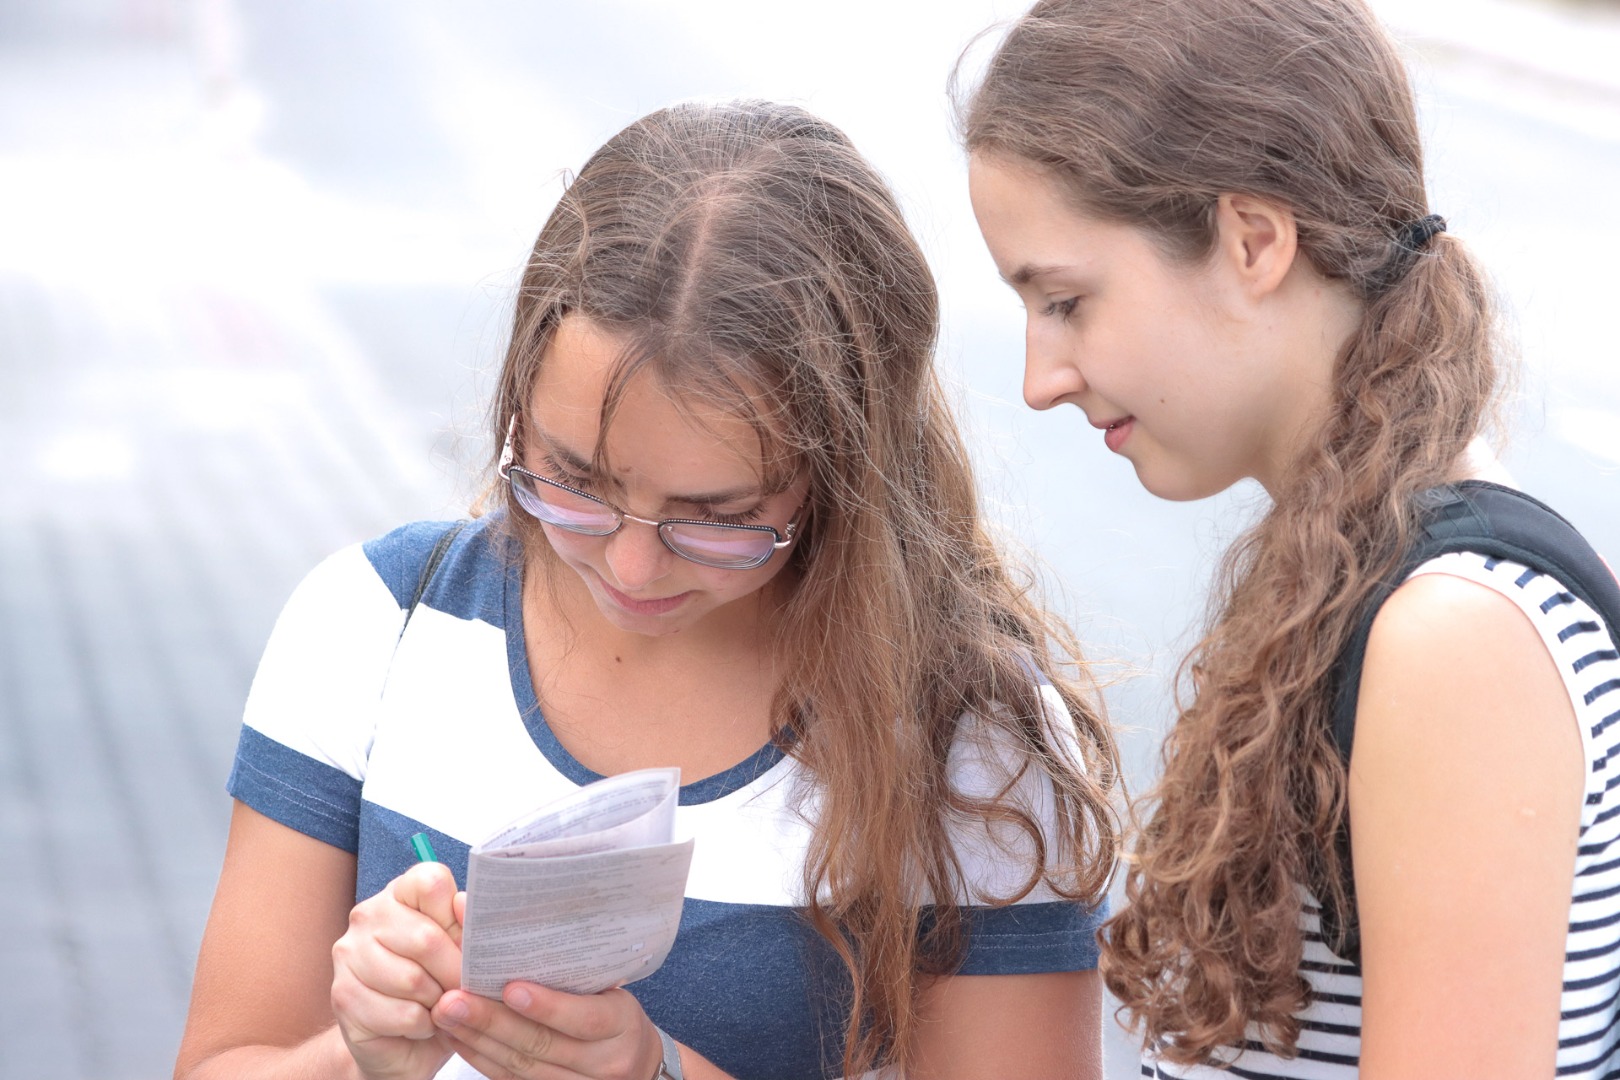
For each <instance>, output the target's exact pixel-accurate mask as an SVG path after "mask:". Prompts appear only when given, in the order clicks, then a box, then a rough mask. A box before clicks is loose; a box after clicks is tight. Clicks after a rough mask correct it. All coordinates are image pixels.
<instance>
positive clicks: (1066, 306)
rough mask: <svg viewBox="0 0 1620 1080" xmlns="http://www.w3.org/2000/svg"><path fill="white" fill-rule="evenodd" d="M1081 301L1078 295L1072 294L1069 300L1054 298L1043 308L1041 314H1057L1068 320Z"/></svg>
mask: <svg viewBox="0 0 1620 1080" xmlns="http://www.w3.org/2000/svg"><path fill="white" fill-rule="evenodd" d="M1079 303H1080V298H1079V297H1078V296H1071V297H1069V298H1068V299H1067V300H1053V301H1052V302H1051V303H1049V304H1047V305H1046V307H1045V308H1043V309H1042V311H1041V314H1042V315H1056V316H1058V317H1059V318H1062V319H1065V320H1066V319H1068V318H1069V316H1071V315H1073V314H1074V309H1075V307H1076V306H1078V305H1079Z"/></svg>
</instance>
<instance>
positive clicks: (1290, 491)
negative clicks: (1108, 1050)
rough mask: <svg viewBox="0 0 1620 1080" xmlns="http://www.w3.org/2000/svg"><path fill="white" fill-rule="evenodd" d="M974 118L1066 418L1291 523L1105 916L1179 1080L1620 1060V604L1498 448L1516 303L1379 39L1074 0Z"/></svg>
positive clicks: (1146, 467) (1010, 261)
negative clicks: (1477, 240) (1522, 528)
mask: <svg viewBox="0 0 1620 1080" xmlns="http://www.w3.org/2000/svg"><path fill="white" fill-rule="evenodd" d="M964 131H965V140H966V144H967V147H968V149H969V152H970V159H971V160H970V167H969V175H970V181H969V182H970V187H971V194H972V200H973V205H974V210H975V213H976V214H977V216H978V220H979V225H980V228H981V230H982V232H983V234H984V238H985V241H986V243H987V245H988V246H989V249H990V253H991V255H992V256H993V258H994V260H995V263H996V265H997V267H998V269H999V270H1000V273H1001V275H1002V276H1003V278H1005V279H1006V281H1007V282H1008V283H1009V284H1011V285H1012V287H1013V288H1014V289H1015V290H1016V292H1017V293H1018V295H1019V297H1020V298H1021V299H1022V300H1023V302H1024V306H1025V308H1026V337H1025V341H1026V356H1025V375H1024V394H1025V398H1026V400H1027V401H1028V402H1029V404H1030V405H1031V406H1033V407H1035V408H1039V409H1045V408H1052V407H1055V406H1059V405H1072V406H1075V407H1076V408H1078V409H1080V410H1082V411H1083V412H1084V414H1085V418H1086V419H1087V420H1088V421H1089V422H1090V423H1091V425H1092V426H1093V427H1094V428H1097V429H1098V437H1099V439H1100V441H1102V442H1103V443H1104V444H1105V445H1106V447H1107V448H1108V449H1109V450H1111V451H1113V452H1114V453H1116V454H1119V455H1121V456H1123V457H1124V458H1125V459H1126V460H1127V461H1129V462H1130V464H1131V466H1132V467H1133V468H1134V469H1135V471H1136V475H1137V478H1138V479H1139V480H1140V481H1141V483H1142V486H1143V487H1145V488H1147V489H1148V490H1149V491H1150V492H1152V493H1154V494H1155V495H1159V496H1161V497H1163V498H1168V499H1195V498H1200V497H1203V496H1207V495H1211V494H1214V493H1216V492H1218V491H1221V490H1223V489H1225V488H1227V487H1229V486H1231V485H1233V484H1235V483H1237V482H1238V481H1239V480H1241V479H1244V478H1252V479H1254V480H1256V481H1258V482H1259V484H1260V485H1261V486H1262V487H1263V488H1264V490H1265V492H1266V494H1267V495H1268V496H1269V497H1270V501H1269V504H1268V505H1267V507H1266V509H1265V512H1264V514H1263V516H1262V517H1261V518H1260V520H1259V521H1258V522H1257V523H1256V524H1254V525H1253V526H1252V528H1251V529H1250V530H1249V531H1248V532H1247V533H1246V534H1245V535H1244V536H1243V537H1242V538H1241V539H1240V540H1239V541H1238V542H1237V544H1236V545H1235V546H1234V547H1233V548H1232V550H1231V552H1230V553H1229V555H1228V556H1227V558H1226V561H1225V564H1224V569H1223V572H1222V573H1221V575H1220V577H1219V589H1218V592H1217V594H1216V596H1215V598H1214V602H1213V606H1212V614H1211V618H1210V622H1209V625H1208V627H1207V628H1206V630H1205V631H1204V635H1203V638H1202V640H1201V641H1200V642H1199V643H1198V645H1197V647H1196V648H1195V649H1194V650H1193V652H1192V654H1191V655H1190V656H1189V657H1188V659H1187V661H1186V664H1185V671H1186V673H1187V676H1188V677H1187V679H1186V680H1185V687H1184V690H1183V694H1182V700H1181V702H1180V709H1179V715H1178V717H1177V719H1176V722H1175V725H1174V727H1173V729H1172V730H1171V732H1170V735H1169V738H1168V742H1167V745H1166V747H1165V750H1164V771H1163V775H1162V778H1161V780H1160V782H1159V784H1158V787H1157V789H1156V790H1155V792H1154V793H1153V798H1152V801H1151V802H1150V803H1149V804H1148V805H1149V806H1150V807H1151V810H1150V811H1148V812H1147V813H1146V815H1145V816H1146V823H1145V827H1144V828H1143V830H1142V832H1141V835H1140V838H1139V839H1138V840H1137V842H1136V851H1135V854H1134V856H1133V857H1132V858H1131V859H1130V861H1129V864H1128V865H1129V870H1128V873H1127V877H1126V896H1127V900H1128V903H1127V905H1126V906H1125V907H1124V909H1123V910H1122V911H1121V912H1120V913H1119V914H1118V915H1116V916H1115V917H1114V918H1113V920H1112V922H1111V923H1110V924H1109V926H1108V927H1107V928H1106V929H1105V938H1106V944H1105V948H1104V956H1103V971H1104V973H1105V977H1106V980H1107V983H1108V986H1109V988H1110V989H1111V990H1112V991H1113V992H1114V993H1115V994H1116V995H1117V996H1118V998H1119V999H1120V1001H1121V1002H1122V1004H1123V1005H1124V1008H1125V1014H1126V1016H1127V1017H1128V1018H1130V1019H1131V1020H1133V1021H1134V1023H1135V1024H1136V1025H1137V1028H1138V1030H1140V1031H1141V1032H1142V1033H1143V1035H1144V1036H1145V1039H1146V1043H1147V1050H1148V1055H1147V1059H1146V1062H1145V1063H1144V1065H1143V1068H1142V1074H1143V1075H1145V1076H1161V1077H1171V1076H1175V1077H1181V1076H1188V1077H1192V1076H1197V1077H1225V1076H1243V1077H1300V1078H1304V1077H1310V1078H1320V1080H1328V1078H1334V1077H1346V1078H1347V1077H1353V1076H1362V1077H1367V1078H1374V1077H1376V1078H1379V1080H1387V1078H1400V1077H1433V1076H1458V1077H1463V1076H1466V1077H1470V1078H1472V1080H1481V1078H1487V1077H1531V1076H1543V1077H1546V1076H1552V1075H1554V1073H1555V1072H1556V1074H1557V1075H1559V1076H1580V1077H1598V1076H1614V1075H1616V1066H1617V1065H1620V1049H1617V1047H1620V1034H1617V1032H1620V1029H1617V1024H1620V1007H1617V1004H1616V1001H1617V996H1620V933H1617V930H1616V927H1617V926H1620V862H1617V861H1616V858H1615V857H1616V854H1620V845H1617V844H1616V843H1615V842H1614V841H1615V839H1616V837H1617V835H1620V793H1617V792H1616V791H1615V790H1614V789H1615V788H1616V786H1617V785H1616V783H1615V781H1614V780H1613V775H1614V771H1613V764H1612V762H1611V759H1612V758H1614V757H1620V723H1616V721H1617V720H1620V658H1617V652H1616V649H1617V642H1620V637H1617V636H1616V633H1617V627H1616V626H1615V625H1613V624H1612V618H1613V617H1612V616H1610V617H1609V620H1608V621H1609V624H1608V625H1606V618H1605V616H1604V615H1603V614H1602V613H1601V609H1604V608H1607V609H1608V610H1610V611H1611V612H1612V611H1614V610H1616V607H1615V601H1616V600H1620V594H1617V593H1616V591H1615V584H1614V581H1613V579H1612V576H1611V575H1609V574H1608V572H1607V571H1606V570H1604V569H1603V568H1602V564H1601V562H1600V561H1599V560H1598V559H1597V557H1596V555H1595V554H1594V553H1593V552H1592V551H1591V549H1590V547H1589V546H1587V545H1585V543H1584V541H1581V540H1580V538H1579V536H1578V535H1577V534H1575V533H1574V531H1573V530H1572V529H1569V528H1568V526H1567V525H1564V524H1563V523H1561V522H1559V521H1558V519H1557V518H1556V517H1555V516H1554V515H1553V514H1551V513H1550V512H1548V511H1546V510H1545V509H1543V508H1539V507H1538V506H1537V505H1536V504H1534V503H1533V502H1532V501H1530V500H1528V499H1527V498H1525V497H1524V496H1522V495H1520V494H1517V493H1515V492H1514V491H1513V490H1512V489H1511V487H1508V486H1505V483H1504V482H1505V477H1504V476H1503V475H1502V473H1501V471H1500V469H1499V468H1498V467H1496V466H1495V465H1493V464H1492V463H1491V461H1490V459H1489V455H1488V454H1487V453H1485V452H1484V451H1482V450H1481V449H1480V447H1479V445H1478V442H1477V437H1478V435H1479V433H1480V431H1481V429H1482V427H1484V425H1485V423H1486V420H1487V418H1488V416H1489V413H1490V408H1491V404H1492V393H1493V388H1494V386H1495V384H1496V382H1497V374H1498V359H1499V355H1500V348H1499V345H1498V342H1497V339H1496V334H1495V325H1496V324H1495V321H1494V317H1493V313H1492V310H1491V304H1490V301H1489V291H1488V288H1487V286H1486V283H1485V281H1484V278H1483V276H1482V274H1481V271H1480V269H1479V268H1478V266H1477V265H1476V263H1475V261H1474V259H1473V257H1472V256H1471V254H1470V253H1469V250H1468V248H1467V246H1466V245H1465V244H1464V243H1463V242H1462V241H1461V240H1459V239H1457V238H1455V237H1453V236H1452V235H1451V234H1449V233H1447V232H1446V231H1445V228H1446V225H1445V222H1444V220H1443V219H1441V218H1440V217H1439V216H1438V215H1435V214H1433V213H1431V208H1430V206H1429V204H1428V201H1427V197H1426V193H1425V190H1424V177H1423V157H1422V148H1421V146H1420V143H1419V137H1418V127H1417V122H1416V119H1415V117H1414V111H1413V102H1412V96H1411V92H1410V89H1409V87H1408V83H1407V77H1406V73H1405V71H1404V70H1403V67H1402V63H1401V59H1400V56H1399V55H1398V52H1397V50H1396V48H1395V46H1394V45H1393V44H1392V42H1391V41H1390V39H1389V38H1388V37H1387V36H1386V34H1385V32H1384V30H1383V29H1382V28H1381V27H1379V26H1378V25H1377V23H1376V21H1375V19H1374V18H1373V16H1372V15H1371V13H1370V12H1369V10H1368V8H1367V6H1366V5H1365V4H1364V3H1363V2H1362V0H1042V2H1041V3H1038V4H1036V5H1035V6H1034V7H1033V8H1032V9H1031V10H1030V11H1029V12H1028V14H1026V15H1025V16H1024V17H1023V18H1021V19H1020V20H1018V21H1017V22H1016V24H1014V25H1013V26H1012V28H1011V30H1010V31H1009V33H1008V35H1007V37H1006V38H1005V39H1004V40H1003V42H1002V43H1001V44H1000V46H999V48H998V49H997V51H996V53H995V55H994V57H993V59H992V60H991V61H990V64H989V66H988V68H987V71H986V74H985V76H984V78H983V80H982V82H981V84H980V85H979V86H978V87H977V89H976V91H975V92H974V93H973V94H972V96H971V98H970V100H969V101H968V102H967V105H966V109H965V115H964ZM1555 227H1558V226H1555ZM1493 481H1495V482H1493ZM1503 508H1506V509H1503ZM1522 519H1528V520H1533V521H1535V522H1537V523H1538V524H1537V526H1536V528H1535V529H1534V530H1531V532H1533V533H1534V535H1530V536H1528V537H1527V538H1525V539H1524V540H1523V541H1522V543H1521V542H1520V541H1515V543H1516V544H1518V550H1519V554H1517V555H1514V556H1512V557H1504V556H1503V555H1502V553H1501V551H1500V550H1499V548H1500V537H1502V536H1505V535H1507V532H1506V531H1503V530H1504V529H1505V528H1506V526H1507V525H1508V524H1509V523H1510V522H1512V521H1518V520H1522ZM1484 523H1489V525H1490V528H1489V529H1486V528H1485V525H1484ZM1499 527H1500V528H1499ZM1487 533H1489V534H1490V535H1487ZM1555 536H1556V537H1562V539H1561V540H1559V541H1558V545H1559V546H1560V547H1561V548H1563V549H1564V551H1565V553H1567V555H1568V560H1567V562H1566V563H1562V564H1560V565H1561V566H1563V569H1559V570H1557V571H1556V572H1555V571H1554V570H1553V569H1551V568H1550V567H1549V565H1547V564H1546V563H1545V556H1546V554H1547V551H1548V545H1551V544H1552V541H1553V538H1554V537H1555ZM1453 539H1454V541H1455V542H1453ZM1442 549H1444V550H1442ZM1431 551H1432V552H1435V553H1434V554H1432V555H1431V554H1429V553H1430V552H1431ZM1559 557H1560V559H1562V558H1564V555H1563V554H1560V556H1559ZM1526 560H1528V561H1529V564H1528V565H1527V564H1526ZM1605 598H1607V599H1605ZM1368 626H1370V631H1368V630H1367V629H1366V628H1367V627H1368ZM1364 634H1365V635H1366V636H1363V635H1364ZM1352 735H1353V740H1352V738H1351V736H1352ZM1358 929H1359V949H1358V941H1357V931H1358Z"/></svg>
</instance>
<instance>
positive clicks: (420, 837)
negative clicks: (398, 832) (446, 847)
mask: <svg viewBox="0 0 1620 1080" xmlns="http://www.w3.org/2000/svg"><path fill="white" fill-rule="evenodd" d="M411 850H413V851H415V852H416V861H417V862H438V861H439V856H438V853H437V852H435V851H434V850H433V841H431V840H429V839H428V834H427V833H425V832H419V833H417V834H416V835H415V836H413V837H411Z"/></svg>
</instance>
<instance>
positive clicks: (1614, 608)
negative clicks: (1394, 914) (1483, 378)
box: [1322, 480, 1620, 961]
mask: <svg viewBox="0 0 1620 1080" xmlns="http://www.w3.org/2000/svg"><path fill="white" fill-rule="evenodd" d="M1419 498H1420V500H1421V507H1422V519H1421V522H1422V532H1421V534H1420V535H1419V537H1418V539H1417V542H1416V543H1415V544H1414V545H1413V547H1412V549H1411V550H1410V551H1409V552H1408V553H1407V555H1406V558H1405V559H1403V560H1402V562H1401V564H1400V565H1399V566H1398V567H1397V568H1396V570H1395V572H1394V573H1393V574H1392V575H1390V577H1389V578H1388V579H1387V580H1385V581H1383V582H1380V583H1379V585H1378V587H1377V588H1376V589H1375V590H1374V591H1373V593H1372V594H1371V595H1370V596H1369V597H1368V599H1367V603H1366V606H1365V608H1364V610H1363V611H1362V613H1361V618H1360V620H1359V621H1358V622H1357V624H1356V629H1355V632H1354V633H1353V634H1352V635H1351V638H1350V640H1349V642H1348V643H1347V644H1346V645H1345V648H1344V651H1343V652H1342V653H1340V654H1339V659H1338V661H1337V663H1336V664H1335V665H1334V680H1335V691H1334V702H1333V739H1334V742H1335V743H1337V744H1338V747H1339V753H1340V755H1341V756H1342V757H1343V758H1344V761H1345V763H1346V764H1347V765H1348V764H1349V761H1350V750H1351V747H1352V746H1353V745H1354V743H1355V734H1356V705H1357V697H1358V695H1359V693H1360V689H1361V667H1362V663H1363V662H1364V661H1365V659H1366V656H1367V639H1368V637H1369V636H1370V635H1371V633H1372V624H1373V620H1374V619H1376V618H1377V616H1378V611H1379V609H1380V608H1381V607H1382V606H1383V604H1384V601H1385V600H1387V599H1389V596H1390V594H1391V593H1392V592H1394V591H1395V589H1397V588H1398V587H1399V586H1400V585H1401V583H1402V582H1404V581H1405V580H1406V578H1407V577H1408V575H1410V574H1411V573H1412V571H1413V570H1416V569H1417V568H1418V567H1419V566H1421V565H1422V564H1424V563H1426V562H1428V561H1429V560H1430V559H1433V558H1437V557H1439V556H1441V555H1445V554H1449V553H1451V552H1454V551H1472V552H1476V553H1478V554H1481V555H1485V556H1488V557H1491V558H1497V559H1506V560H1508V561H1510V562H1515V563H1520V564H1522V565H1524V566H1525V567H1527V568H1529V569H1531V570H1534V571H1536V572H1538V573H1543V574H1547V575H1549V576H1551V577H1553V578H1555V579H1557V580H1558V581H1559V582H1561V583H1562V584H1563V586H1564V587H1565V588H1566V589H1567V590H1568V591H1569V592H1570V594H1571V595H1573V596H1575V597H1578V598H1579V599H1580V600H1582V601H1584V602H1585V603H1586V604H1587V606H1588V607H1590V608H1592V609H1593V610H1594V611H1596V612H1597V613H1598V614H1599V615H1600V616H1601V617H1602V618H1603V620H1604V622H1605V623H1606V624H1607V625H1608V629H1609V636H1610V637H1611V638H1612V639H1613V640H1614V642H1615V645H1616V647H1617V648H1620V582H1616V580H1615V575H1614V572H1613V571H1612V570H1611V569H1610V568H1609V566H1608V564H1606V563H1605V562H1604V561H1603V559H1602V557H1601V556H1599V555H1598V553H1597V552H1595V551H1593V550H1592V546H1591V545H1590V544H1588V543H1587V542H1586V540H1585V538H1584V537H1582V536H1581V534H1580V533H1578V532H1576V531H1575V528H1574V526H1572V525H1571V524H1570V523H1569V522H1567V521H1565V520H1564V519H1563V518H1562V517H1560V516H1559V515H1558V514H1557V513H1556V512H1555V511H1553V510H1552V509H1551V508H1550V507H1548V506H1546V505H1545V504H1544V503H1541V502H1538V501H1537V500H1535V499H1533V498H1531V497H1530V496H1528V495H1526V494H1524V493H1523V492H1520V491H1515V490H1513V489H1512V488H1506V487H1502V486H1500V485H1498V484H1491V483H1487V482H1485V481H1482V480H1465V481H1463V482H1461V483H1457V484H1450V485H1447V486H1445V487H1439V488H1434V489H1432V490H1430V491H1426V492H1424V493H1423V494H1422V495H1421V496H1420V497H1419ZM1339 838H1340V857H1341V863H1342V865H1343V866H1344V868H1345V873H1346V880H1345V892H1346V895H1347V896H1349V897H1350V898H1351V901H1352V907H1351V910H1350V911H1347V912H1344V913H1339V912H1335V911H1333V910H1331V907H1330V905H1329V904H1328V903H1326V901H1325V900H1324V903H1323V911H1322V928H1323V935H1324V937H1325V938H1326V939H1327V941H1328V943H1329V944H1330V945H1332V946H1333V948H1334V949H1335V951H1336V952H1338V953H1339V955H1341V956H1343V957H1344V958H1346V959H1348V960H1355V961H1359V959H1360V956H1359V954H1360V933H1359V931H1358V929H1357V926H1356V918H1355V911H1354V906H1353V905H1354V891H1353V885H1354V879H1353V877H1352V876H1351V867H1350V823H1349V821H1348V820H1346V821H1345V822H1344V825H1343V827H1342V828H1341V829H1340V831H1339Z"/></svg>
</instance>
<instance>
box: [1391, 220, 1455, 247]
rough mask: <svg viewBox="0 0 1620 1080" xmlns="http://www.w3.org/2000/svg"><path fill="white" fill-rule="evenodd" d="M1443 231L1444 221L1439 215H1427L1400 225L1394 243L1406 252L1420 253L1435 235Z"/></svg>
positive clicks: (1444, 229) (1444, 228)
mask: <svg viewBox="0 0 1620 1080" xmlns="http://www.w3.org/2000/svg"><path fill="white" fill-rule="evenodd" d="M1445 231H1446V219H1445V218H1443V217H1441V216H1440V215H1439V214H1428V215H1426V216H1424V217H1420V218H1418V219H1417V220H1416V221H1408V222H1407V223H1406V224H1405V225H1402V226H1401V231H1400V232H1398V233H1396V234H1395V242H1396V243H1397V244H1399V245H1401V247H1403V248H1405V249H1406V250H1407V251H1422V250H1423V249H1424V248H1426V247H1428V246H1429V241H1430V240H1433V239H1434V237H1435V234H1436V233H1443V232H1445Z"/></svg>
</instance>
